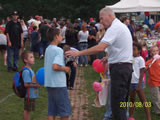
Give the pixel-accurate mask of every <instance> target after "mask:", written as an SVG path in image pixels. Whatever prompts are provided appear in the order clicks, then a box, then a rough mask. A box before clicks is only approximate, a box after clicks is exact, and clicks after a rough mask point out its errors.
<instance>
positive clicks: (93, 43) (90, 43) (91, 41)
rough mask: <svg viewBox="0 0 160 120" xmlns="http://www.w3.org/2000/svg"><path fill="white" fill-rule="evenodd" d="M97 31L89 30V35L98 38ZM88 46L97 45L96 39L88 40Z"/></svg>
mask: <svg viewBox="0 0 160 120" xmlns="http://www.w3.org/2000/svg"><path fill="white" fill-rule="evenodd" d="M96 34H97V30H96V29H92V28H90V29H89V35H92V36H95V37H96ZM88 44H89V45H96V39H88Z"/></svg>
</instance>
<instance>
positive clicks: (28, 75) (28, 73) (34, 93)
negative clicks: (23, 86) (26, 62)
mask: <svg viewBox="0 0 160 120" xmlns="http://www.w3.org/2000/svg"><path fill="white" fill-rule="evenodd" d="M33 76H34V71H33V70H31V69H29V70H28V69H26V70H24V71H23V72H22V77H23V80H24V83H35V82H34V81H33V80H32V78H33ZM37 97H38V88H29V98H37ZM26 98H27V94H26Z"/></svg>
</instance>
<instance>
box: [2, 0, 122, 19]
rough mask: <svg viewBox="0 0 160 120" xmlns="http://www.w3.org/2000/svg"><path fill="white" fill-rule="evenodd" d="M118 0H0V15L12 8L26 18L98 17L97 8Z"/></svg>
mask: <svg viewBox="0 0 160 120" xmlns="http://www.w3.org/2000/svg"><path fill="white" fill-rule="evenodd" d="M118 1H120V0H0V4H1V6H2V9H1V10H0V17H1V18H2V17H6V16H9V15H10V14H11V12H13V11H14V10H17V11H18V12H19V13H20V15H21V16H24V17H25V18H26V19H28V17H29V16H32V15H33V16H34V15H42V16H44V18H50V19H52V18H53V17H57V18H61V17H64V18H70V19H75V18H78V17H80V18H83V19H88V18H90V17H96V18H98V13H99V10H100V9H101V8H103V7H105V5H110V4H114V3H116V2H118Z"/></svg>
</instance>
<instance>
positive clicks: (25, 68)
mask: <svg viewBox="0 0 160 120" xmlns="http://www.w3.org/2000/svg"><path fill="white" fill-rule="evenodd" d="M24 70H28V71H29V73H30V75H31V78H32V73H31V70H30V69H29V68H27V67H24V68H23V70H22V73H23V71H24ZM27 99H28V101H29V88H27Z"/></svg>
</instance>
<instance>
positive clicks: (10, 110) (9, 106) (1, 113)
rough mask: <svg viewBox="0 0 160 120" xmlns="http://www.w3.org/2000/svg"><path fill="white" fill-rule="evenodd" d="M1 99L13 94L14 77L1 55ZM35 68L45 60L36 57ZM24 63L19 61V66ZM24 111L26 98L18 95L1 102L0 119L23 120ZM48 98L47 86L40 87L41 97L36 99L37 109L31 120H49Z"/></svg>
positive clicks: (35, 69) (40, 65)
mask: <svg viewBox="0 0 160 120" xmlns="http://www.w3.org/2000/svg"><path fill="white" fill-rule="evenodd" d="M0 61H1V62H0V78H1V79H0V101H1V100H2V99H3V98H5V97H6V96H8V95H12V94H13V90H12V77H13V74H14V73H8V72H7V66H4V65H3V62H2V56H1V55H0ZM35 63H36V64H34V65H33V70H34V71H35V73H36V71H37V70H38V69H39V68H40V67H42V66H43V60H39V59H35ZM22 65H23V63H22V61H21V60H20V61H19V68H21V66H22ZM23 111H24V100H23V99H22V98H19V97H17V96H16V95H12V96H9V97H8V99H6V100H5V101H3V102H1V103H0V120H22V119H23ZM47 111H48V99H47V91H46V88H40V89H39V98H38V99H36V111H35V112H33V113H31V120H47Z"/></svg>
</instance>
